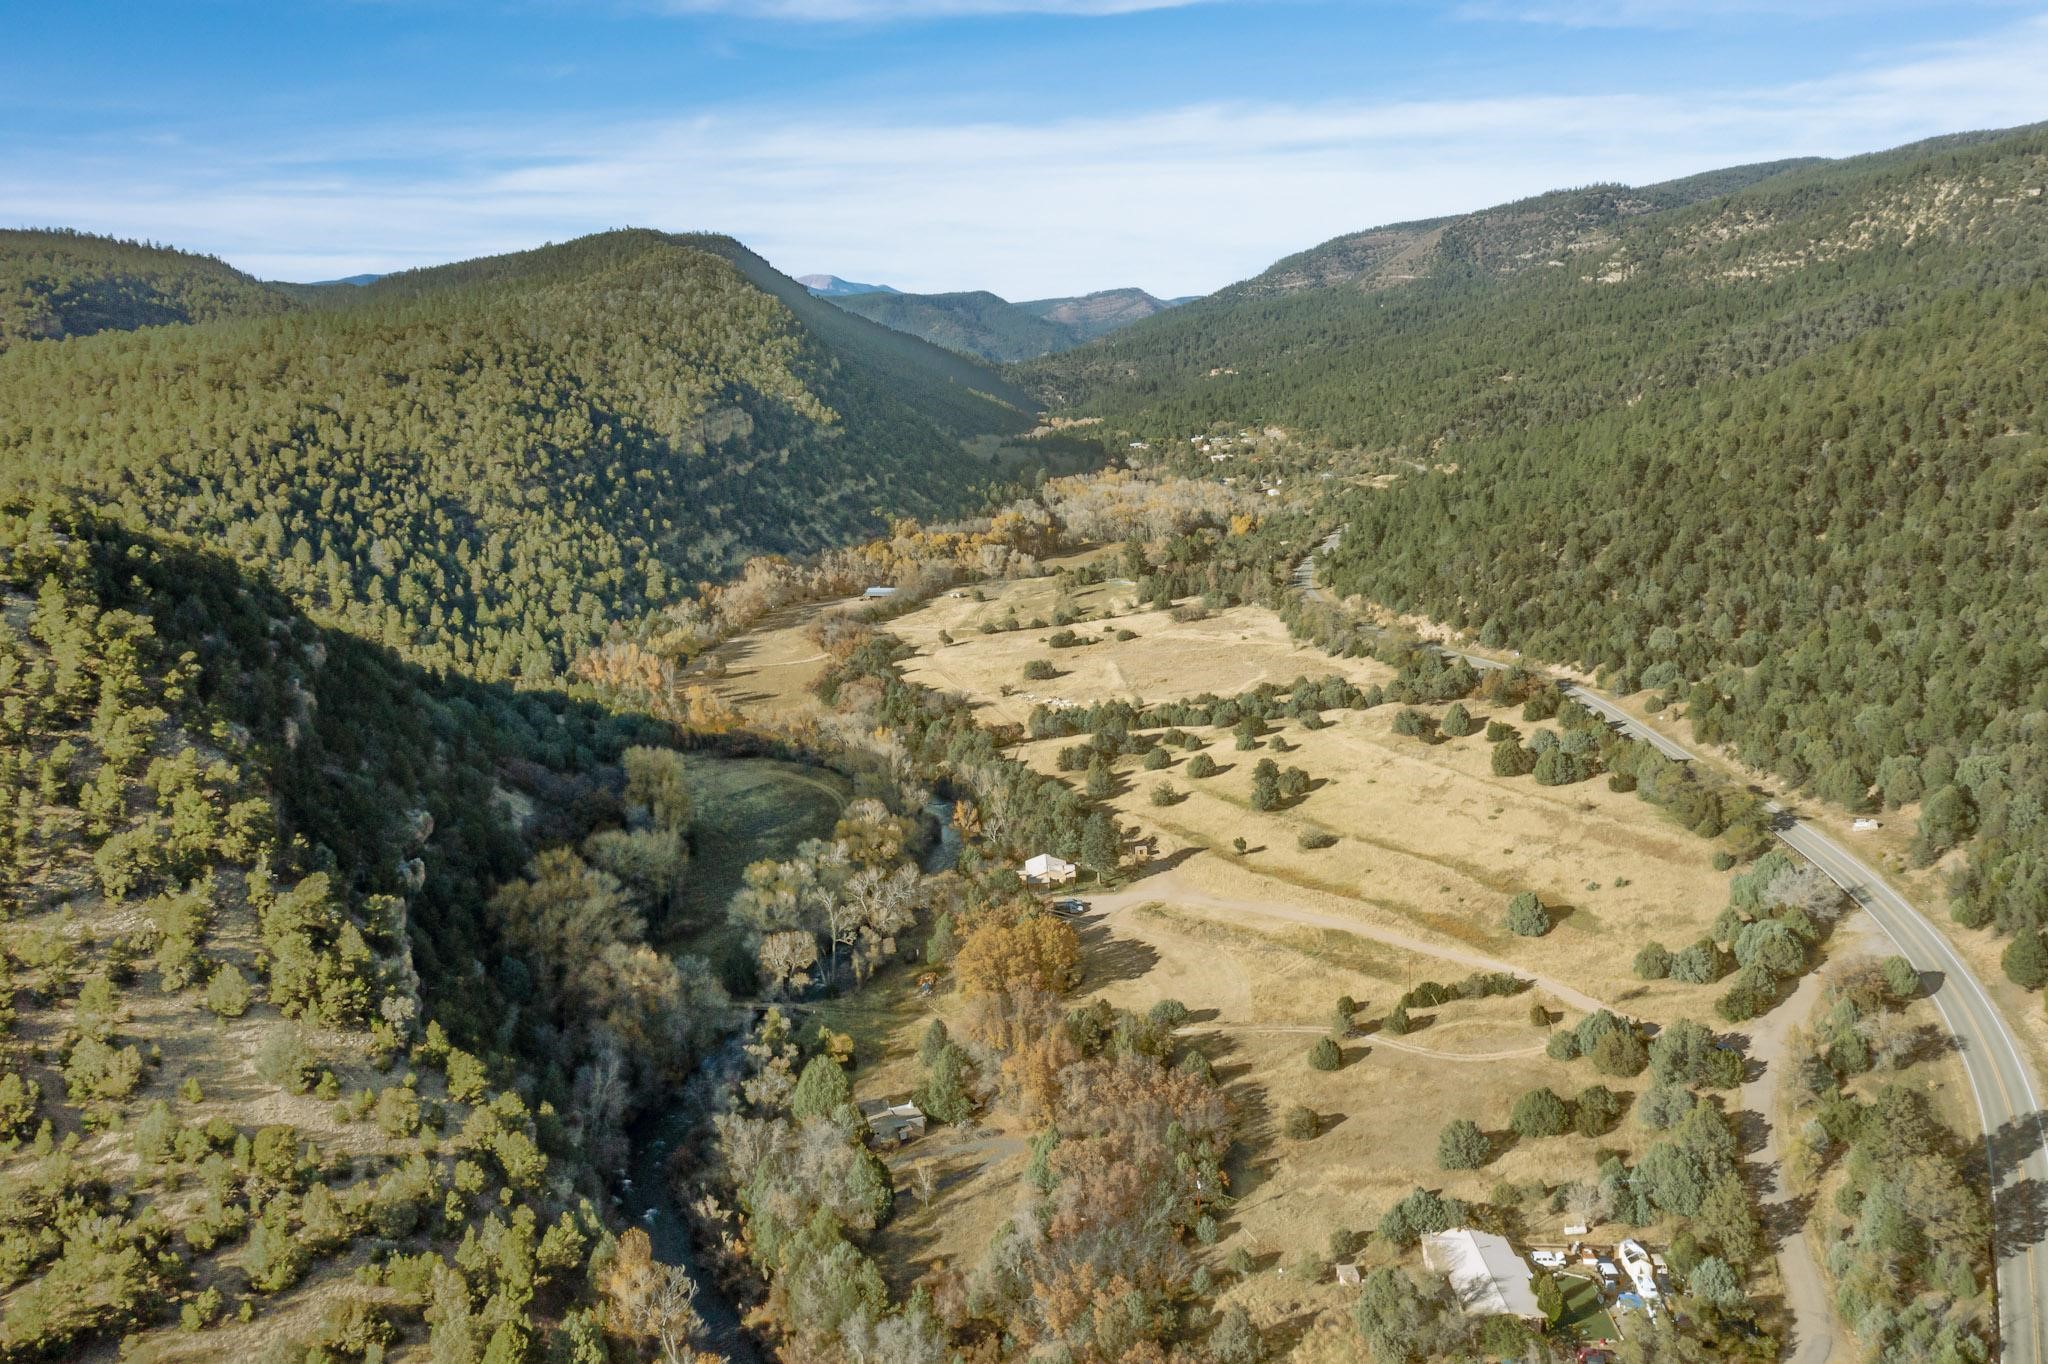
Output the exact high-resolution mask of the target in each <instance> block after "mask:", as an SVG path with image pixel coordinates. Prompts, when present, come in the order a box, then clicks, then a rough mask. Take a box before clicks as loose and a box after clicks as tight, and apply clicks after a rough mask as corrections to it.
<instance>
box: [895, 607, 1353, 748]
mask: <svg viewBox="0 0 2048 1364" xmlns="http://www.w3.org/2000/svg"><path fill="white" fill-rule="evenodd" d="M982 591H983V593H984V595H986V596H987V597H988V600H987V601H983V602H977V601H975V600H973V599H972V597H971V596H958V597H944V598H940V599H939V600H938V601H935V602H933V603H931V604H930V605H929V606H926V607H925V608H923V609H922V610H919V611H915V612H913V613H911V614H910V615H907V616H904V617H902V618H901V619H899V620H897V621H896V622H894V623H893V624H892V625H891V626H890V629H891V630H892V631H893V632H894V633H895V634H897V635H898V636H899V637H901V638H902V639H903V640H904V641H905V642H906V643H909V644H911V645H912V646H914V647H915V648H916V649H917V650H918V657H916V658H914V659H910V660H907V661H906V662H905V663H904V665H903V674H904V676H905V677H907V678H909V679H910V680H911V681H913V682H921V683H923V684H924V685H925V686H927V687H932V688H935V689H937V690H939V691H945V692H957V693H960V694H961V695H964V696H967V697H969V698H971V699H972V700H974V701H975V702H977V703H979V704H981V705H983V706H985V707H986V710H985V711H984V719H985V720H990V721H998V722H1000V721H1008V722H1011V723H1022V722H1023V721H1024V720H1025V719H1027V718H1028V717H1029V716H1030V714H1031V709H1032V707H1033V706H1034V705H1037V704H1039V703H1041V702H1045V703H1053V702H1059V701H1067V702H1072V703H1074V704H1076V705H1090V704H1093V703H1094V702H1097V701H1106V700H1110V699H1114V698H1121V699H1125V700H1145V701H1172V700H1179V699H1181V698H1184V697H1190V696H1199V695H1201V694H1203V693H1205V692H1213V693H1214V694H1216V695H1218V696H1231V695H1235V694H1237V693H1239V692H1245V691H1250V690H1251V689H1252V688H1254V687H1256V686H1259V685H1260V684H1262V683H1267V682H1273V683H1282V684H1284V683H1288V682H1292V681H1293V680H1294V679H1295V678H1297V677H1301V676H1303V675H1307V676H1309V677H1327V676H1329V675H1331V674H1333V673H1335V674H1339V675H1342V676H1344V677H1347V678H1349V679H1350V680H1351V681H1353V682H1355V683H1357V684H1358V685H1359V686H1366V685H1369V684H1371V683H1374V682H1380V683H1384V682H1386V681H1387V680H1388V679H1390V678H1391V677H1392V676H1393V670H1392V669H1390V668H1388V667H1387V666H1386V665H1384V664H1382V663H1378V662H1375V661H1374V660H1371V659H1345V658H1332V657H1331V656H1330V655H1328V654H1326V653H1324V652H1323V651H1322V650H1320V649H1317V648H1315V647H1313V646H1311V645H1307V644H1303V643H1301V642H1300V641H1298V640H1296V639H1294V638H1292V637H1291V636H1290V635H1289V634H1288V633H1287V627H1286V625H1285V624H1283V623H1282V622H1281V620H1280V618H1279V617H1278V616H1277V615H1275V614H1274V613H1272V612H1271V611H1267V610H1264V609H1262V608H1258V607H1235V608H1232V609H1231V610H1228V611H1218V612H1216V613H1214V614H1212V615H1209V616H1207V617H1205V618H1203V619H1201V620H1195V621H1176V620H1174V619H1173V617H1172V615H1171V613H1169V612H1166V611H1151V610H1143V611H1140V610H1135V609H1134V607H1135V606H1136V602H1135V600H1134V598H1135V596H1136V589H1135V588H1134V587H1132V586H1131V585H1129V584H1122V585H1119V584H1115V583H1106V584H1096V585H1094V586H1091V587H1087V588H1082V589H1079V590H1078V591H1076V592H1074V593H1073V594H1072V595H1071V596H1070V597H1068V598H1066V599H1065V604H1066V605H1068V606H1069V607H1070V608H1072V609H1074V610H1077V611H1084V612H1089V613H1092V614H1093V618H1092V619H1088V620H1084V621H1078V622H1076V623H1075V624H1074V625H1072V626H1069V627H1066V628H1069V629H1072V630H1073V631H1074V633H1076V634H1078V635H1080V636H1082V637H1083V638H1087V639H1099V640H1101V641H1102V642H1101V643H1097V644H1089V645H1084V646H1082V647H1079V648H1071V649H1054V648H1052V647H1050V646H1049V645H1047V644H1046V643H1045V640H1046V639H1047V638H1048V637H1049V636H1051V635H1052V634H1054V633H1055V632H1056V628H1057V627H1053V626H1047V627H1046V628H1044V629H1031V628H1028V622H1030V621H1032V620H1034V619H1044V620H1048V621H1049V620H1051V619H1053V617H1054V611H1055V609H1056V608H1057V607H1058V606H1059V605H1060V604H1061V599H1060V597H1059V592H1058V588H1057V586H1056V585H1055V580H1053V579H1050V578H1031V579H1025V580H1023V581H1020V582H1014V583H999V584H991V585H989V586H987V587H985V588H983V589H982ZM1012 611H1014V612H1015V614H1016V615H1017V617H1018V618H1019V619H1020V620H1022V621H1024V622H1026V623H1027V628H1024V629H1019V630H1012V631H1004V632H1001V633H997V634H992V635H984V634H981V633H979V630H980V627H981V625H982V624H984V623H993V622H998V621H1001V620H1003V619H1005V618H1006V617H1007V616H1009V615H1010V614H1011V613H1012ZM1119 630H1128V631H1130V632H1132V633H1133V634H1135V635H1136V636H1137V638H1135V639H1129V640H1118V639H1116V638H1115V637H1114V636H1115V633H1116V632H1117V631H1119ZM941 632H944V633H946V634H948V635H950V636H951V637H952V639H953V641H954V642H953V643H951V644H947V643H944V642H943V641H942V640H941V639H940V638H939V636H940V634H941ZM1033 659H1050V660H1052V664H1053V666H1054V667H1055V668H1057V669H1058V670H1059V671H1060V673H1061V676H1059V677H1056V678H1054V679H1052V680H1050V681H1042V682H1032V681H1027V680H1026V679H1025V677H1024V665H1025V664H1026V663H1028V662H1030V661H1031V660H1033ZM1005 688H1008V689H1009V691H1010V694H1009V695H1005V694H1004V689H1005Z"/></svg>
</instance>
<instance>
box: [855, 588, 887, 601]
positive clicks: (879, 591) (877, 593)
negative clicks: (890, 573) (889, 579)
mask: <svg viewBox="0 0 2048 1364" xmlns="http://www.w3.org/2000/svg"><path fill="white" fill-rule="evenodd" d="M861 595H862V596H863V597H867V598H869V599H871V600H872V599H875V598H880V597H893V596H895V595H896V589H895V588H893V587H870V588H866V589H864V590H863V591H862V592H861Z"/></svg>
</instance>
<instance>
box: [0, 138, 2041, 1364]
mask: <svg viewBox="0 0 2048 1364" xmlns="http://www.w3.org/2000/svg"><path fill="white" fill-rule="evenodd" d="M2044 138H2048V134H2044V133H2043V132H2042V130H2041V129H2040V128H2039V127H2024V128H2017V129H2012V130H2009V131H2006V132H2003V133H1996V134H1990V133H1986V134H1966V135H1959V136H1956V137H1952V138H1943V139H1937V140H1935V141H1933V142H1927V143H1920V144H1914V145H1910V146H1906V147H1901V148H1897V149H1894V150H1892V151H1889V152H1883V153H1878V154H1874V155H1870V156H1863V157H1851V158H1843V159H1839V160H1821V159H1818V158H1801V159H1798V160H1794V161H1774V162H1768V163H1762V164H1757V165H1750V166H1736V167H1731V168H1729V169H1727V170H1724V171H1719V172H1714V173H1710V174H1708V175H1704V176H1695V177H1690V178H1686V179H1680V180H1672V181H1667V182H1663V183H1657V184H1650V185H1645V186H1639V187H1628V186H1618V185H1596V186H1592V187H1589V188H1583V189H1577V190H1570V191H1560V192H1557V193H1554V194H1547V195H1543V196H1539V197H1537V198H1533V199H1526V200H1521V201H1518V202H1515V203H1510V204H1503V205H1499V206H1497V207H1494V208H1491V209H1483V210H1479V211H1475V212H1472V213H1468V214H1462V215H1456V216H1451V217H1443V218H1432V219H1428V220H1426V221H1419V222H1410V223H1396V224H1392V225H1387V226H1383V227H1379V228H1374V229H1371V230H1367V231H1363V232H1355V233H1349V234H1346V235H1344V236H1341V237H1338V238H1335V239H1333V240H1332V241H1330V242H1327V243H1325V244H1324V245H1322V246H1320V247H1315V248H1312V249H1310V250H1309V251H1306V252H1301V253H1297V254H1296V255H1293V256H1289V257H1287V258H1284V259H1282V260H1281V261H1279V262H1278V263H1276V264H1275V265H1274V266H1272V267H1271V268H1270V269H1269V270H1267V271H1265V272H1264V273H1262V274H1259V275H1256V276H1254V277H1252V278H1250V279H1248V280H1245V281H1243V282H1241V283H1239V284H1236V285H1232V286H1230V287H1228V288H1225V289H1223V290H1220V291H1218V292H1216V293H1214V294H1212V295H1209V296H1207V297H1205V298H1201V299H1197V300H1192V301H1189V300H1173V301H1172V302H1171V303H1167V302H1162V301H1161V300H1159V299H1155V298H1152V297H1151V296H1150V295H1146V294H1143V293H1142V292H1141V291H1136V290H1117V291H1109V292H1107V293H1105V294H1100V295H1087V296H1081V297H1072V298H1066V297H1063V298H1046V299H1041V300H1037V301H1036V302H1031V303H1025V304H1010V303H1008V302H1006V301H1005V300H1003V299H1002V298H1000V297H998V296H996V295H994V294H992V293H982V292H976V293H967V294H956V295H916V294H905V293H898V292H896V291H895V290H893V289H889V288H887V287H883V286H868V285H857V284H850V283H848V282H847V281H844V280H839V279H837V278H836V277H818V279H812V278H809V277H807V278H806V279H805V280H801V281H800V280H796V279H791V278H789V277H787V276H784V275H782V274H781V273H780V272H778V271H777V270H775V269H774V268H773V267H771V266H770V265H769V264H768V263H767V261H766V260H765V259H764V258H763V257H761V256H760V255H758V254H756V253H755V252H754V251H753V250H751V249H749V248H748V247H747V246H744V245H742V244H741V243H739V242H738V241H736V240H734V239H731V238H727V237H722V236H717V235H713V234H700V233H689V234H685V233H666V232H654V231H647V230H642V229H626V230H620V231H610V232H603V233H598V234H595V235H590V236H584V237H580V238H577V239H575V240H572V241H568V242H565V243H561V244H549V245H547V246H543V247H540V248H537V249H534V250H530V251H521V252H514V253H510V254H501V255H494V256H486V257H479V258H477V259H474V260H469V261H462V262H457V263H453V264H448V265H441V266H434V267H428V268H421V269H411V270H398V271H394V272H389V273H385V272H375V273H374V275H365V276H364V278H363V282H360V283H356V282H348V281H337V282H335V283H331V284H321V285H289V284H274V283H266V282H264V281H262V280H259V279H257V278H255V277H253V276H251V275H248V274H245V273H243V272H241V271H238V270H236V269H234V268H233V267H231V266H229V265H227V264H226V263H224V262H222V261H220V260H217V259H214V258H212V257H208V256H202V255H195V254H191V253H186V252H179V251H174V250H171V249H168V248H159V247H154V246H147V245H144V244H140V243H136V242H127V241H118V240H115V239H111V238H98V237H91V236H87V235H84V234H79V233H69V232H62V231H8V232H4V233H0V266H4V268H5V273H4V274H0V282H5V283H6V285H7V288H6V290H4V291H0V292H4V293H5V297H4V298H0V735H4V738H5V743H4V745H0V901H4V914H0V1359H5V1360H8V1361H13V1360H20V1361H23V1362H24V1364H29V1362H31V1361H40V1360H47V1359H58V1358H64V1359H72V1358H76V1359H93V1360H114V1359H136V1360H183V1359H193V1360H197V1359H207V1358H222V1357H247V1358H249V1359H251V1360H263V1361H269V1360H273V1359H274V1360H278V1361H282V1362H283V1364H316V1361H317V1364H334V1362H335V1361H341V1360H362V1361H365V1362H366V1364H368V1362H369V1361H387V1360H399V1361H422V1362H423V1364H542V1362H543V1361H549V1362H552V1361H558V1360H559V1361H571V1362H572V1364H625V1361H629V1360H634V1361H645V1360H649V1359H657V1358H658V1359H661V1360H663V1361H664V1362H665V1364H713V1362H714V1361H716V1360H718V1359H721V1358H723V1359H736V1360H766V1359H782V1360H789V1361H793V1362H795V1361H801V1364H883V1362H884V1361H887V1362H888V1364H898V1362H899V1361H900V1362H901V1364H950V1362H951V1361H954V1360H958V1361H963V1364H1011V1361H1025V1360H1029V1361H1032V1362H1033V1364H1265V1362H1267V1361H1281V1360H1285V1361H1292V1362H1293V1364H1320V1362H1322V1361H1328V1362H1329V1364H1336V1362H1337V1361H1341V1360H1355V1359H1362V1358H1368V1357H1369V1358H1371V1359H1373V1360H1374V1361H1375V1364H1432V1362H1433V1361H1439V1360H1441V1361H1460V1362H1461V1364H1462V1362H1464V1361H1472V1360H1479V1359H1487V1360H1492V1359H1501V1360H1507V1359H1514V1360H1520V1361H1530V1362H1534V1361H1544V1362H1545V1364H1554V1362H1556V1361H1562V1360H1565V1359H1573V1360H1574V1361H1579V1362H1583V1361H1591V1360H1595V1359H1602V1360H1606V1359H1614V1360H1620V1361H1624V1364H1667V1362H1669V1364H1694V1361H1723V1360H1728V1361H1753V1364H1764V1361H1771V1360H1779V1359H1788V1360H1793V1361H1796V1364H1821V1361H1823V1360H1829V1359H1836V1360H1846V1359H1849V1358H1857V1359H1866V1360H1869V1361H1871V1362H1872V1364H1908V1362H1909V1361H1912V1362H1914V1364H1917V1361H1922V1360H1927V1361H1935V1362H1936V1364H1988V1361H1989V1360H1990V1359H1992V1358H1994V1357H1995V1358H1998V1359H2002V1360H2005V1361H2011V1362H2013V1364H2032V1362H2033V1361H2036V1360H2038V1359H2040V1358H2041V1357H2042V1356H2043V1354H2044V1353H2048V1336H2044V1335H2043V1332H2044V1330H2048V1325H2044V1323H2048V1249H2044V1245H2048V1215H2044V1212H2043V1207H2044V1194H2043V1189H2044V1188H2048V1150H2044V1149H2043V1146H2042V1125H2041V1124H2042V1116H2041V1113H2040V1104H2039V1101H2038V1097H2037V1096H2038V1093H2039V1081H2038V1079H2037V1077H2038V1075H2039V1074H2040V1073H2041V1071H2042V1066H2043V1063H2044V1061H2048V1014H2044V1013H2043V1011H2042V1008H2041V1003H2040V999H2041V991H2042V990H2043V989H2044V988H2048V785H2044V781H2048V747H2044V745H2048V737H2044V736H2048V726H2044V724H2043V723H2042V716H2043V715H2044V714H2048V690H2044V687H2048V681H2044V679H2048V655H2044V653H2043V647H2044V646H2043V643H2042V640H2041V639H2040V638H2038V636H2039V634H2040V632H2039V631H2038V630H2037V629H2035V628H2034V624H2035V623H2038V621H2039V620H2040V619H2041V618H2042V613H2043V610H2044V609H2048V608H2044V603H2043V598H2042V596H2041V591H2040V588H2041V583H2042V581H2043V579H2042V575H2041V573H2040V571H2039V569H2040V563H2039V560H2040V554H2041V547H2042V545H2043V544H2048V537H2044V535H2043V534H2042V532H2043V531H2044V530H2048V522H2044V521H2043V515H2044V513H2043V510H2042V507H2043V502H2042V496H2041V494H2042V490H2043V488H2044V487H2048V458H2044V447H2043V445H2042V443H2041V438H2040V435H2039V420H2040V412H2041V406H2042V400H2043V395H2042V394H2041V393H2040V392H2039V391H2038V390H2039V383H2040V378H2039V376H2040V375H2041V374H2042V373H2043V372H2044V371H2043V369H2042V368H2041V367H2040V366H2039V365H2038V364H2036V363H2035V361H2036V360H2037V359H2038V358H2039V356H2038V355H2037V354H2036V352H2037V351H2038V350H2039V344H2038V343H2039V338H2040V336H2041V335H2042V334H2043V333H2042V330H2041V326H2040V323H2041V321H2042V311H2041V310H2042V308H2043V305H2044V302H2048V289H2044V287H2043V284H2042V280H2043V279H2044V278H2048V274H2044V266H2048V249H2044V248H2048V226H2044V225H2048V220H2044V219H2043V218H2042V216H2041V213H2042V210H2041V208H2040V203H2041V202H2042V197H2041V191H2040V183H2041V177H2042V173H2043V169H2044V167H2048V152H2044V150H2043V147H2044ZM336 273H339V272H336ZM1112 277H1114V276H1112ZM1652 1257H1654V1258H1652ZM1475 1265H1478V1266H1479V1267H1480V1268H1478V1269H1475V1268H1474V1266H1475ZM1617 1265H1620V1266H1621V1269H1620V1270H1619V1271H1617V1270H1616V1266H1617ZM1624 1275H1627V1276H1628V1277H1623V1276H1624ZM1530 1304H1534V1305H1533V1306H1531V1305H1530Z"/></svg>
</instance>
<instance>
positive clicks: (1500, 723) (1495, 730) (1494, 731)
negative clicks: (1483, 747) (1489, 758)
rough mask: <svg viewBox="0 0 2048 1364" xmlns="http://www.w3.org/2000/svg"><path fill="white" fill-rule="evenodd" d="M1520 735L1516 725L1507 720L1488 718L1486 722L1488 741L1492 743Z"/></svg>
mask: <svg viewBox="0 0 2048 1364" xmlns="http://www.w3.org/2000/svg"><path fill="white" fill-rule="evenodd" d="M1520 737H1521V736H1520V734H1519V733H1517V732H1516V730H1515V727H1514V726H1513V725H1511V724H1509V723H1507V722H1506V721H1505V720H1488V721H1487V722H1486V742H1488V743H1490V744H1497V743H1502V742H1505V741H1506V740H1508V739H1517V738H1520Z"/></svg>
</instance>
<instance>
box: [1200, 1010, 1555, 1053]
mask: <svg viewBox="0 0 2048 1364" xmlns="http://www.w3.org/2000/svg"><path fill="white" fill-rule="evenodd" d="M1180 1031H1181V1032H1184V1033H1198V1032H1277V1033H1295V1034H1300V1035H1301V1036H1304V1037H1307V1036H1311V1035H1319V1034H1327V1033H1328V1032H1329V1031H1330V1027H1329V1025H1328V1024H1327V1023H1326V1024H1324V1025H1323V1026H1321V1027H1315V1026H1313V1025H1311V1024H1307V1023H1229V1022H1225V1021H1224V1020H1222V1019H1211V1020H1209V1021H1208V1022H1206V1023H1190V1024H1188V1025H1187V1026H1186V1027H1184V1028H1182V1029H1180ZM1351 1040H1352V1041H1354V1042H1362V1043H1363V1044H1364V1045H1365V1046H1366V1047H1368V1048H1372V1047H1386V1048H1388V1049H1389V1050H1392V1051H1405V1052H1407V1053H1408V1054H1410V1055H1411V1056H1427V1057H1428V1058H1429V1059H1430V1060H1432V1061H1513V1060H1517V1059H1520V1058H1522V1057H1527V1056H1541V1055H1542V1054H1543V1047H1544V1044H1543V1043H1541V1042H1537V1043H1535V1044H1534V1045H1531V1046H1527V1047H1512V1048H1510V1049H1509V1050H1507V1051H1475V1052H1458V1051H1437V1050H1435V1049H1433V1048H1431V1047H1423V1046H1417V1045H1416V1044H1415V1043H1413V1042H1410V1041H1408V1040H1407V1039H1406V1038H1402V1037H1393V1036H1390V1035H1388V1034H1387V1033H1366V1034H1362V1035H1360V1036H1357V1037H1353V1038H1352V1039H1351Z"/></svg>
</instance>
